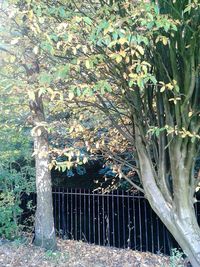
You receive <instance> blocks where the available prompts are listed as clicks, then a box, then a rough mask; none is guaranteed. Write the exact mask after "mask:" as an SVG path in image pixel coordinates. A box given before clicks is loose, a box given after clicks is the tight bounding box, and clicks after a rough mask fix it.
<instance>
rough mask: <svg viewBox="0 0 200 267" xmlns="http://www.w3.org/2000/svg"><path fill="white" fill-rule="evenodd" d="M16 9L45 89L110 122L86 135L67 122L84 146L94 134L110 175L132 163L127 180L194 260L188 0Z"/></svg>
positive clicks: (194, 68)
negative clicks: (133, 176) (135, 178)
mask: <svg viewBox="0 0 200 267" xmlns="http://www.w3.org/2000/svg"><path fill="white" fill-rule="evenodd" d="M19 2H20V1H19ZM22 10H23V12H24V13H25V14H26V20H25V21H26V22H25V24H26V26H27V25H28V32H29V33H28V36H29V37H31V40H36V41H35V48H34V51H35V52H37V51H38V50H39V51H42V54H43V56H44V55H45V56H46V59H51V63H50V60H48V64H45V68H44V72H43V73H42V77H41V78H42V79H43V81H45V85H46V87H47V88H48V90H49V91H50V89H51V92H52V91H53V93H52V95H55V94H58V95H59V97H58V99H59V100H61V99H62V98H63V99H65V101H64V103H63V102H62V104H63V106H62V107H64V108H65V107H66V108H67V107H70V108H72V106H71V105H73V103H75V104H77V105H78V107H80V108H81V109H82V110H84V112H83V113H82V114H83V115H84V116H85V112H86V111H85V109H86V108H90V111H94V110H98V112H99V113H100V112H102V113H101V114H104V115H103V119H104V120H103V122H105V127H110V128H109V129H108V131H107V133H106V134H105V132H103V131H101V128H103V127H104V125H103V122H102V123H101V125H95V127H94V128H93V134H94V136H92V134H90V135H88V132H91V128H87V125H86V123H85V121H84V120H82V121H81V120H80V121H79V123H80V124H81V127H78V126H76V127H73V129H72V132H73V130H74V132H83V133H85V135H83V138H84V139H85V140H86V141H87V143H86V145H87V146H88V149H94V148H93V147H92V143H93V142H94V140H95V138H96V136H98V138H99V139H100V142H98V145H97V149H101V150H102V151H103V153H105V154H106V155H108V157H109V159H110V160H111V161H112V162H113V163H114V164H113V165H114V166H113V168H115V169H116V170H117V171H118V172H119V175H120V176H126V174H125V173H124V172H123V168H122V166H123V165H124V166H125V165H126V166H129V168H130V171H135V170H136V171H137V172H138V174H139V177H140V183H141V185H142V186H141V185H140V184H137V185H136V186H137V188H139V189H141V190H143V191H144V193H145V196H146V198H147V199H148V200H149V202H150V204H151V207H152V208H153V209H154V211H155V212H156V213H157V214H158V216H159V217H160V218H161V220H162V221H163V223H164V224H165V225H166V226H167V228H168V229H169V231H170V232H171V233H172V234H173V236H174V237H175V239H176V240H177V241H178V243H179V244H180V246H181V247H182V249H183V250H184V252H185V253H186V254H187V255H188V257H189V259H190V261H191V263H192V264H193V266H199V265H200V245H199V241H200V231H199V226H198V224H197V220H196V216H195V212H194V206H193V205H194V194H195V189H196V187H197V185H198V183H199V178H198V175H197V172H195V169H194V164H195V159H196V158H197V155H198V153H199V142H200V133H199V131H200V128H199V127H200V126H199V125H200V123H199V120H200V117H199V113H200V106H199V104H198V103H199V93H200V86H199V61H200V56H199V51H200V49H199V43H200V42H199V41H200V40H199V36H200V35H199V20H200V11H199V10H200V5H199V3H198V1H196V0H193V1H185V0H181V1H171V0H170V1H128V0H116V1H113V0H108V1H107V0H106V1H101V0H99V1H96V2H95V3H92V5H91V1H87V0H85V1H81V3H75V2H74V1H59V2H55V1H37V4H36V5H34V2H32V3H31V4H27V9H25V8H24V7H23V8H22ZM23 12H22V13H23ZM29 39H30V38H29ZM36 54H37V53H36ZM53 61H55V62H54V66H53V65H52V62H53ZM42 62H44V61H42ZM66 85H67V88H66ZM49 88H50V89H49ZM36 98H37V97H36ZM58 99H57V100H58ZM108 121H109V122H108ZM77 129H78V130H77ZM69 132H71V131H69ZM86 133H87V134H86ZM116 134H117V135H118V138H119V139H116ZM90 137H91V138H90ZM119 140H120V141H122V142H123V146H122V143H121V142H119ZM122 150H123V151H127V150H128V151H129V155H130V154H131V155H132V156H131V157H130V160H129V159H128V158H127V157H126V156H125V155H124V153H122V156H121V155H119V154H118V152H119V151H122ZM141 187H142V188H141Z"/></svg>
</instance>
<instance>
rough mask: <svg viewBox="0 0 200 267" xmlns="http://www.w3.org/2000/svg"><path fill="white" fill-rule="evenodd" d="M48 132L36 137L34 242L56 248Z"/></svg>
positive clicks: (46, 247) (52, 248) (47, 247)
mask: <svg viewBox="0 0 200 267" xmlns="http://www.w3.org/2000/svg"><path fill="white" fill-rule="evenodd" d="M45 135H46V134H44V133H42V134H41V135H40V136H37V137H35V140H34V146H35V151H37V152H36V153H37V155H36V157H35V158H36V192H37V209H36V216H35V240H34V244H35V245H38V246H41V247H44V248H45V249H51V250H54V249H56V238H55V230H54V220H53V204H52V187H51V173H50V171H49V168H48V164H49V156H48V141H47V140H46V136H45Z"/></svg>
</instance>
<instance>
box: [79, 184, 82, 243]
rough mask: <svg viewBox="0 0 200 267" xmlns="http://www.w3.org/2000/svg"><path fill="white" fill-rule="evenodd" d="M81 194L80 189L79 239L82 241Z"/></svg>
mask: <svg viewBox="0 0 200 267" xmlns="http://www.w3.org/2000/svg"><path fill="white" fill-rule="evenodd" d="M81 198H82V192H81V189H79V207H80V208H79V212H80V213H79V239H80V240H82V202H81Z"/></svg>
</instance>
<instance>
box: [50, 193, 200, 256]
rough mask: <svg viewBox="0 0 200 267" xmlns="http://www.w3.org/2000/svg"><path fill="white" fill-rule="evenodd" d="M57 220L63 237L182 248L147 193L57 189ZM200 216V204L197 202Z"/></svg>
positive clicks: (147, 247)
mask: <svg viewBox="0 0 200 267" xmlns="http://www.w3.org/2000/svg"><path fill="white" fill-rule="evenodd" d="M53 204H54V219H55V226H56V229H57V231H58V234H59V235H60V236H61V237H62V238H66V239H75V240H84V241H86V242H89V243H94V244H98V245H103V246H114V247H119V248H131V249H134V250H140V251H150V252H153V253H164V254H169V253H170V251H171V249H172V248H173V247H178V245H177V243H176V242H175V240H174V238H173V237H172V235H171V234H170V233H169V232H168V230H167V229H166V227H165V226H164V225H163V223H162V222H161V221H160V219H159V218H158V216H157V215H156V214H155V213H154V212H153V210H152V209H151V207H150V205H149V204H148V202H147V200H146V199H145V198H144V196H142V195H140V194H133V193H131V192H125V191H119V190H116V191H112V192H111V193H109V194H101V193H99V192H92V190H88V189H63V188H57V189H54V190H53ZM196 212H197V215H198V218H200V205H196Z"/></svg>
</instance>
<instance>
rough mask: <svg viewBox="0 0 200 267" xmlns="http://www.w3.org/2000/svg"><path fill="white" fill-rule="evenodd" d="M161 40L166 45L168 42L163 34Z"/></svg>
mask: <svg viewBox="0 0 200 267" xmlns="http://www.w3.org/2000/svg"><path fill="white" fill-rule="evenodd" d="M162 42H163V44H164V45H167V43H168V38H167V37H165V36H163V37H162Z"/></svg>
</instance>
